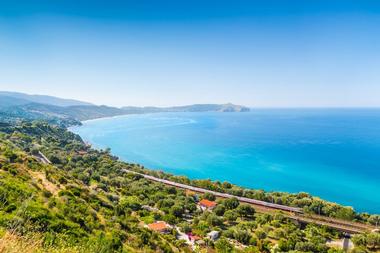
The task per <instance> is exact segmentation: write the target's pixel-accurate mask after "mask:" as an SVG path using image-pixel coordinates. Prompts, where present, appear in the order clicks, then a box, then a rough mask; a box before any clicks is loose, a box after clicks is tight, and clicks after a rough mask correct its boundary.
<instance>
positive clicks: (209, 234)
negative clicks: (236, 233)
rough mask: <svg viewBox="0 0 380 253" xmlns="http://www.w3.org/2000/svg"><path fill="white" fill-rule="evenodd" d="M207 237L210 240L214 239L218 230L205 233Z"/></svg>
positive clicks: (217, 236)
mask: <svg viewBox="0 0 380 253" xmlns="http://www.w3.org/2000/svg"><path fill="white" fill-rule="evenodd" d="M207 237H208V238H209V239H210V240H212V241H215V240H216V239H218V238H219V231H215V230H214V231H211V232H210V233H208V234H207Z"/></svg>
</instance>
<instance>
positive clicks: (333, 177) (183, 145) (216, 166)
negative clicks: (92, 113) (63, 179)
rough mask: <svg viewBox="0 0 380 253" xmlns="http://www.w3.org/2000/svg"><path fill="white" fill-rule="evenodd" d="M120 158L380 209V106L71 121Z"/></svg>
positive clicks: (366, 209)
mask: <svg viewBox="0 0 380 253" xmlns="http://www.w3.org/2000/svg"><path fill="white" fill-rule="evenodd" d="M71 130H72V131H73V132H75V133H77V134H79V135H80V136H81V137H82V138H83V139H84V140H86V141H88V142H90V143H91V144H92V145H93V146H94V147H96V148H106V147H109V148H111V150H112V153H113V154H115V155H117V156H119V157H120V158H121V159H122V160H124V161H128V162H135V163H139V164H142V165H144V166H146V167H148V168H151V169H162V170H164V171H166V172H169V173H173V174H176V175H186V176H188V177H190V178H193V179H194V178H197V179H207V178H210V179H213V180H220V181H229V182H232V183H234V184H237V185H240V186H244V187H249V188H254V189H264V190H267V191H285V192H300V191H303V192H309V193H311V194H313V195H316V196H319V197H321V198H323V199H326V200H329V201H333V202H337V203H339V204H343V205H348V206H353V207H354V208H355V210H357V211H362V212H369V213H380V109H256V110H255V109H254V110H252V111H251V112H247V113H217V112H207V113H156V114H142V115H127V116H120V117H114V118H105V119H98V120H91V121H86V122H84V123H83V126H80V127H74V128H71Z"/></svg>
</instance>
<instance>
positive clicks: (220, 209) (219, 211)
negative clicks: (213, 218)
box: [213, 204, 226, 216]
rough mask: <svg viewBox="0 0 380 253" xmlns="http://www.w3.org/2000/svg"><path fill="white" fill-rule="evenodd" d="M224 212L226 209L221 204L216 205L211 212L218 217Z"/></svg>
mask: <svg viewBox="0 0 380 253" xmlns="http://www.w3.org/2000/svg"><path fill="white" fill-rule="evenodd" d="M225 211H226V208H225V207H224V205H223V204H220V205H217V206H216V207H215V208H214V210H213V212H214V213H215V214H216V215H218V216H222V215H223V214H224V212H225Z"/></svg>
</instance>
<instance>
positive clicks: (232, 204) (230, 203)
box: [224, 198, 240, 210]
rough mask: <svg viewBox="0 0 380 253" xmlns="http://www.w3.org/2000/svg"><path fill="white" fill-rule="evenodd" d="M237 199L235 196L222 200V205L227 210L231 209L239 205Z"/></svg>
mask: <svg viewBox="0 0 380 253" xmlns="http://www.w3.org/2000/svg"><path fill="white" fill-rule="evenodd" d="M239 204H240V203H239V200H238V199H237V198H230V199H226V200H224V206H225V207H226V209H228V210H232V209H235V208H237V207H238V206H239Z"/></svg>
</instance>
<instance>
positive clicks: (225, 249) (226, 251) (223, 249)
mask: <svg viewBox="0 0 380 253" xmlns="http://www.w3.org/2000/svg"><path fill="white" fill-rule="evenodd" d="M215 249H216V252H218V253H231V252H232V251H233V249H234V247H233V246H232V245H231V243H230V242H229V241H228V240H227V239H226V238H223V237H222V238H220V239H219V240H217V241H216V242H215Z"/></svg>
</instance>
